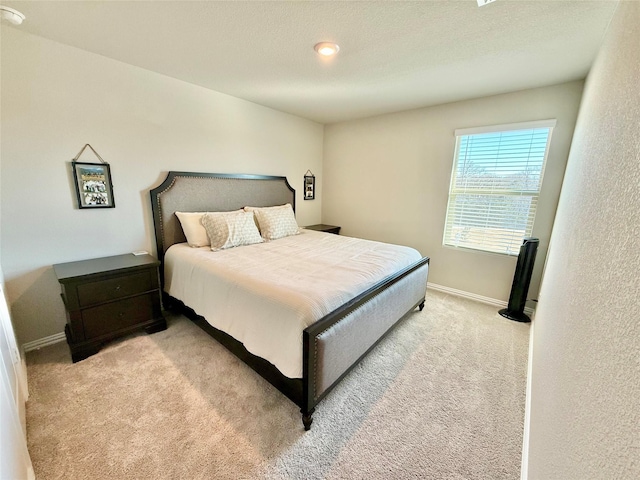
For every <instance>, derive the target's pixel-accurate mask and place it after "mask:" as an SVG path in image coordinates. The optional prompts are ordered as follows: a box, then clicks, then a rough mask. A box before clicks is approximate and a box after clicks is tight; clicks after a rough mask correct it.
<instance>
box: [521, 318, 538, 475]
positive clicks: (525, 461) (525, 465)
mask: <svg viewBox="0 0 640 480" xmlns="http://www.w3.org/2000/svg"><path fill="white" fill-rule="evenodd" d="M535 325H536V322H535V321H532V322H531V329H530V330H529V359H528V361H527V393H526V396H525V400H524V431H523V433H522V463H521V466H520V480H527V479H528V478H529V431H530V423H531V374H532V372H533V329H534V327H535Z"/></svg>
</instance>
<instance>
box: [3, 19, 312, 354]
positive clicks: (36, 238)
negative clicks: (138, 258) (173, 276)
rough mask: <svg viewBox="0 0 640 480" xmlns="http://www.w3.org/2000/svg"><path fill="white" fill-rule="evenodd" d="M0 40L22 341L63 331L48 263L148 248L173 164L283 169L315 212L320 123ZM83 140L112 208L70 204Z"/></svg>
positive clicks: (7, 239) (99, 60)
mask: <svg viewBox="0 0 640 480" xmlns="http://www.w3.org/2000/svg"><path fill="white" fill-rule="evenodd" d="M1 48H2V51H1V54H2V98H1V102H2V103H1V106H2V112H1V113H2V127H1V128H2V131H1V135H2V146H1V151H0V153H1V155H2V179H1V181H2V187H1V193H2V197H1V209H2V210H1V215H2V239H1V242H2V252H1V262H2V268H3V270H4V274H5V279H6V286H7V291H8V295H9V300H10V303H11V305H12V314H13V316H14V321H15V323H16V329H17V334H18V337H19V339H20V340H21V342H29V341H33V340H36V339H40V338H43V337H46V336H49V335H52V334H56V333H59V332H62V331H63V327H64V323H65V315H64V309H63V305H62V302H61V300H60V297H59V286H58V284H57V281H56V278H55V276H54V274H53V270H52V268H51V265H52V264H55V263H59V262H67V261H72V260H80V259H85V258H91V257H99V256H106V255H116V254H121V253H125V252H130V251H133V250H137V249H145V250H149V251H153V249H154V245H155V242H154V240H153V238H154V237H153V233H152V220H151V213H150V207H149V205H150V202H149V193H148V192H149V189H150V188H152V187H154V186H156V185H157V184H159V182H160V181H161V180H162V179H163V178H164V175H165V173H166V172H167V171H168V170H191V171H203V172H227V173H257V174H270V175H286V176H287V177H288V179H289V182H290V183H291V184H292V186H293V187H294V188H295V189H296V190H297V194H298V197H297V202H296V203H297V207H298V210H297V213H298V220H299V222H300V224H301V225H305V224H310V223H318V222H319V221H320V219H321V218H320V214H321V202H322V194H321V192H322V180H323V179H322V148H323V146H322V138H323V127H322V125H320V124H317V123H314V122H311V121H308V120H304V119H301V118H298V117H295V116H292V115H288V114H284V113H281V112H277V111H274V110H271V109H268V108H265V107H262V106H259V105H256V104H253V103H250V102H247V101H243V100H239V99H237V98H233V97H230V96H227V95H223V94H220V93H216V92H212V91H209V90H205V89H203V88H200V87H197V86H194V85H190V84H187V83H184V82H181V81H178V80H175V79H172V78H169V77H165V76H162V75H158V74H155V73H152V72H149V71H146V70H143V69H140V68H136V67H132V66H130V65H126V64H123V63H120V62H116V61H113V60H110V59H107V58H105V57H101V56H99V55H94V54H91V53H87V52H84V51H82V50H78V49H74V48H71V47H67V46H64V45H62V44H59V43H55V42H51V41H49V40H45V39H43V38H40V37H36V36H33V35H29V34H25V33H22V32H19V31H17V30H16V29H14V28H10V27H7V28H5V27H4V26H3V28H2V46H1ZM85 143H90V144H91V145H92V146H93V147H95V148H96V150H97V151H98V153H100V154H101V155H102V157H103V158H104V159H105V160H106V161H107V162H109V163H110V164H111V171H112V176H113V183H114V192H115V202H116V208H115V209H101V210H78V209H77V207H76V199H75V193H74V190H73V184H72V176H71V174H70V171H71V170H70V164H69V162H70V160H71V159H72V158H73V157H74V156H75V155H76V154H77V153H78V151H79V150H80V148H81V147H82V146H83V145H84V144H85ZM82 159H83V160H85V161H95V158H94V157H92V156H91V155H90V154H89V155H87V156H86V157H85V156H84V155H83V157H82ZM307 169H311V170H312V171H313V172H314V173H315V174H316V176H317V186H318V192H319V195H318V196H317V199H316V200H315V201H310V202H305V201H302V197H301V195H300V194H301V192H302V181H303V175H304V173H305V172H306V171H307Z"/></svg>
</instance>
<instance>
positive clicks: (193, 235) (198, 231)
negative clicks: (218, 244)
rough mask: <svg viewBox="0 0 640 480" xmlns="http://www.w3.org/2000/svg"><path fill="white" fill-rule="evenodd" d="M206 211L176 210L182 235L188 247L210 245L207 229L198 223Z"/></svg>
mask: <svg viewBox="0 0 640 480" xmlns="http://www.w3.org/2000/svg"><path fill="white" fill-rule="evenodd" d="M205 213H207V212H176V216H177V217H178V220H180V225H182V231H183V232H184V236H185V237H187V243H188V244H189V246H190V247H205V246H207V245H210V243H209V237H208V236H207V231H206V230H205V229H204V227H203V226H202V223H200V219H201V218H202V216H203V215H204V214H205Z"/></svg>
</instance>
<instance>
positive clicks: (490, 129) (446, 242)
mask: <svg viewBox="0 0 640 480" xmlns="http://www.w3.org/2000/svg"><path fill="white" fill-rule="evenodd" d="M556 123H557V121H556V120H555V119H548V120H537V121H530V122H519V123H509V124H502V125H490V126H482V127H473V128H463V129H456V130H455V131H454V133H455V137H456V143H455V149H454V153H453V162H452V167H451V178H450V183H449V189H448V193H447V196H448V198H447V208H446V211H445V222H444V229H443V230H444V231H443V234H442V245H443V246H444V247H446V248H453V249H456V250H464V251H469V252H475V253H483V254H494V255H507V256H516V255H518V253H519V247H518V249H514V250H513V251H511V250H509V248H508V245H505V251H496V249H495V248H494V249H491V245H490V244H489V243H485V244H482V245H479V246H478V247H477V248H474V247H471V246H468V245H460V244H459V243H460V242H456V241H455V240H454V238H453V224H454V222H455V219H454V220H451V221H450V219H449V215H450V213H453V212H454V209H455V205H454V206H452V200H453V199H454V198H455V196H456V195H461V193H462V192H461V191H456V190H454V187H455V185H456V174H457V171H458V166H459V157H460V148H461V143H462V140H463V137H467V136H471V135H481V134H489V133H502V132H513V131H518V130H532V129H541V128H548V129H549V133H548V135H547V142H546V145H545V151H544V157H543V159H542V166H541V169H540V181H539V184H538V189H537V190H524V189H512V190H509V189H504V188H494V187H490V188H488V189H487V190H488V191H485V192H482V191H479V190H478V191H476V193H474V194H475V195H485V196H487V198H491V196H494V197H495V195H499V193H496V192H497V191H500V192H505V193H506V194H508V195H518V196H523V195H526V196H531V198H532V200H535V205H534V206H533V212H532V208H531V205H530V206H529V216H530V217H532V218H531V221H530V225H531V231H530V232H529V231H528V230H527V227H525V233H524V235H523V237H522V238H523V239H524V238H527V237H528V236H531V235H532V234H533V230H534V229H535V217H536V215H537V213H538V210H539V198H540V195H541V193H542V187H543V183H544V173H545V169H546V165H547V160H548V157H549V150H550V146H551V139H552V136H553V131H554V129H555V127H556ZM529 158H530V157H527V160H526V161H528V160H529ZM523 166H524V163H523ZM523 170H524V169H523ZM458 190H460V189H458ZM472 191H473V190H472ZM465 192H466V190H465ZM467 193H468V192H467ZM498 218H500V217H498V216H496V217H494V219H498ZM450 223H451V225H450ZM528 224H529V222H528V223H527V226H528ZM447 233H449V236H447ZM448 237H449V238H448ZM494 245H495V244H494Z"/></svg>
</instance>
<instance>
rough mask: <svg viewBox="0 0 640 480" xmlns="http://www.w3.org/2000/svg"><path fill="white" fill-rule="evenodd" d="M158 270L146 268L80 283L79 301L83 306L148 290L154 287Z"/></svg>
mask: <svg viewBox="0 0 640 480" xmlns="http://www.w3.org/2000/svg"><path fill="white" fill-rule="evenodd" d="M155 274H156V270H155V269H154V270H144V271H142V272H140V273H135V274H128V275H122V276H118V277H114V278H109V279H107V280H100V281H97V282H90V283H83V284H82V285H78V302H79V303H80V306H81V307H86V306H88V305H95V304H97V303H103V302H108V301H109V300H115V299H117V298H122V297H127V296H129V295H135V294H136V293H141V292H148V291H149V290H152V289H153V288H154V285H153V280H154V277H153V276H154V275H155Z"/></svg>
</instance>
